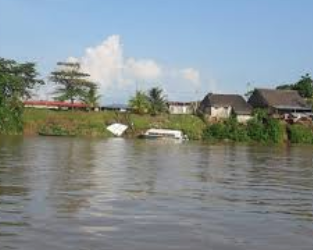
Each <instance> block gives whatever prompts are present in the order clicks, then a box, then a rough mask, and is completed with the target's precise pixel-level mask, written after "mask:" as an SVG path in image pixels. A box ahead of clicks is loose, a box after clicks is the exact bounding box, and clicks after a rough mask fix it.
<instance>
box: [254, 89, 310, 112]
mask: <svg viewBox="0 0 313 250" xmlns="http://www.w3.org/2000/svg"><path fill="white" fill-rule="evenodd" d="M248 103H249V104H250V105H251V106H252V107H253V108H263V109H267V110H268V112H269V114H278V115H286V114H297V113H308V115H309V114H311V113H312V108H311V107H310V106H309V105H308V104H307V102H306V101H305V100H304V99H303V98H302V97H301V96H300V95H299V93H298V91H296V90H278V89H255V90H254V92H253V93H252V95H251V96H250V98H249V101H248Z"/></svg>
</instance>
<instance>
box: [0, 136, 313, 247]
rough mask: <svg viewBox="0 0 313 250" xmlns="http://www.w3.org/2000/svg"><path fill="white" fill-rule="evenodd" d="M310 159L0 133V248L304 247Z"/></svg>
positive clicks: (277, 152)
mask: <svg viewBox="0 0 313 250" xmlns="http://www.w3.org/2000/svg"><path fill="white" fill-rule="evenodd" d="M312 156H313V148H312V147H283V148H281V147H280V148H275V147H265V146H263V147H261V146H242V145H204V144H200V143H192V142H190V143H184V144H171V143H159V142H157V141H139V140H138V141H133V140H123V139H110V140H90V139H75V138H44V137H34V138H27V137H24V138H23V137H0V249H23V250H24V249H25V250H31V249H35V250H37V249H38V250H39V249H48V250H50V249H53V250H55V249H82V250H85V249H86V250H87V249H88V250H89V249H118V250H121V249H127V250H129V249H134V250H135V249H136V250H137V249H138V250H140V249H148V250H149V249H260V250H261V249H262V250H263V249H275V250H277V249H284V250H286V249H287V250H288V249H292V250H294V249H312V245H313V237H312V236H313V223H312V222H313V212H312V209H313V207H312V191H313V177H312V176H313V175H312V174H313V173H312V172H313V167H312Z"/></svg>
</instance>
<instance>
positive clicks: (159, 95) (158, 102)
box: [148, 87, 167, 115]
mask: <svg viewBox="0 0 313 250" xmlns="http://www.w3.org/2000/svg"><path fill="white" fill-rule="evenodd" d="M148 99H149V103H150V113H151V114H152V115H157V114H159V113H162V112H165V111H166V110H167V104H166V103H167V100H166V97H165V95H164V94H163V90H162V89H161V88H158V87H154V88H151V89H150V90H149V96H148Z"/></svg>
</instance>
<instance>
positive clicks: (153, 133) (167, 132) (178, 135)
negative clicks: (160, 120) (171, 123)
mask: <svg viewBox="0 0 313 250" xmlns="http://www.w3.org/2000/svg"><path fill="white" fill-rule="evenodd" d="M139 138H142V139H174V140H181V141H185V140H188V137H187V136H186V135H184V134H183V132H182V131H180V130H172V129H155V128H152V129H148V130H147V131H146V132H145V133H143V134H141V135H139Z"/></svg>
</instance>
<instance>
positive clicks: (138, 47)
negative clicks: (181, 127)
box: [0, 0, 313, 103]
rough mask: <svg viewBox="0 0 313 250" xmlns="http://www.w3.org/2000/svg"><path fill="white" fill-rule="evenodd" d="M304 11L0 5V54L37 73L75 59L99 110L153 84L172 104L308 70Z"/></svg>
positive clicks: (120, 3) (95, 2) (287, 6)
mask: <svg viewBox="0 0 313 250" xmlns="http://www.w3.org/2000/svg"><path fill="white" fill-rule="evenodd" d="M312 11H313V1H310V0H298V1H297V0H236V1H234V0H215V1H213V0H212V1H210V0H88V1H87V0H0V56H1V57H6V58H14V59H17V60H19V61H25V60H27V61H36V62H37V63H38V67H39V70H40V72H41V74H42V75H43V76H46V75H47V74H48V73H49V71H51V70H53V69H54V67H55V64H56V62H57V61H60V60H67V58H69V57H75V58H76V59H75V60H79V61H80V62H82V64H83V65H84V67H83V68H84V69H85V70H88V71H90V72H93V78H94V80H96V81H97V82H99V84H100V85H101V88H100V91H101V94H102V96H103V102H104V103H112V102H125V101H126V100H127V98H128V96H129V95H131V94H132V93H133V92H134V91H135V89H136V87H137V88H142V89H147V88H148V87H150V86H153V85H159V86H161V87H163V88H164V89H165V90H166V92H167V94H168V97H169V99H172V100H174V99H175V100H189V99H198V98H201V97H202V96H203V95H204V94H205V93H207V92H209V91H215V92H223V93H239V94H243V93H245V92H246V90H247V83H248V82H250V83H251V85H252V86H255V87H260V86H262V87H273V86H275V85H277V84H281V83H289V82H294V81H296V80H297V79H299V77H300V76H301V75H302V74H305V73H307V72H308V73H311V72H312V70H313V32H312V27H313V15H312ZM87 48H90V50H89V51H86V49H87ZM45 91H46V92H48V93H49V91H50V89H49V88H47V89H46V90H45ZM47 96H48V95H47Z"/></svg>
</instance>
